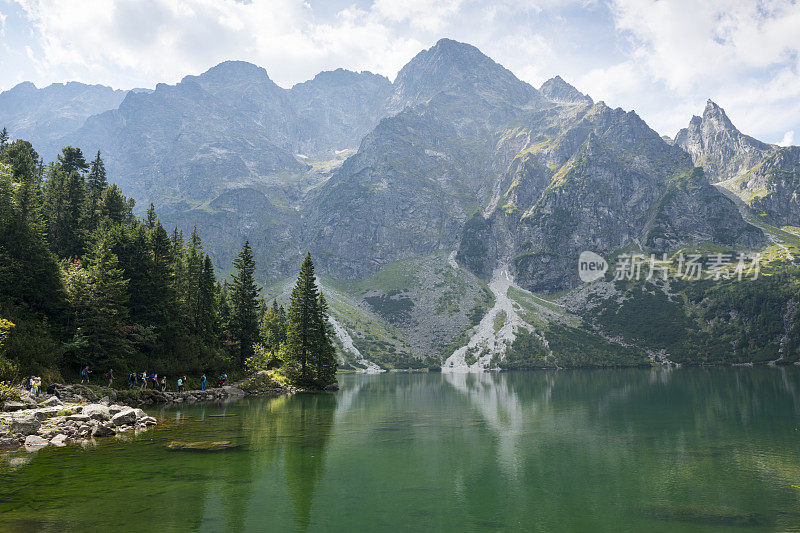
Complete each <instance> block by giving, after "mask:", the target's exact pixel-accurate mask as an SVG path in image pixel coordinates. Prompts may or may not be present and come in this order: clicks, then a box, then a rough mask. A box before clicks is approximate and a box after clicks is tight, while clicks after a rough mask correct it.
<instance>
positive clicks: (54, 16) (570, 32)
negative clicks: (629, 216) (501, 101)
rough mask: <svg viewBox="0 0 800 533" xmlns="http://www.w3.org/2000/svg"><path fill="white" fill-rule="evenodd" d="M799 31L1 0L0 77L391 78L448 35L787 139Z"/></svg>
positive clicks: (673, 17)
mask: <svg viewBox="0 0 800 533" xmlns="http://www.w3.org/2000/svg"><path fill="white" fill-rule="evenodd" d="M798 34H800V0H797V1H794V0H774V1H770V0H760V1H759V0H750V1H743V0H495V1H478V0H326V1H323V0H0V90H7V89H9V88H11V87H13V86H14V85H16V84H17V83H19V82H22V81H32V82H34V83H35V84H36V85H37V87H43V86H45V85H47V84H50V83H54V82H65V81H73V80H74V81H81V82H85V83H101V84H104V85H110V86H112V87H115V88H120V89H130V88H134V87H149V88H152V87H154V86H155V84H156V83H159V82H164V83H176V82H178V81H179V80H180V79H181V78H182V77H183V76H185V75H187V74H199V73H201V72H203V71H205V70H207V69H208V68H209V67H211V66H214V65H216V64H217V63H219V62H221V61H224V60H227V59H241V60H246V61H250V62H252V63H255V64H257V65H259V66H262V67H264V68H266V70H267V72H268V73H269V76H270V77H271V78H272V79H273V80H274V81H275V82H276V83H277V84H278V85H281V86H282V87H287V88H288V87H291V86H292V85H293V84H295V83H299V82H302V81H305V80H307V79H310V78H313V77H314V75H315V74H316V73H317V72H319V71H322V70H332V69H335V68H338V67H343V68H347V69H351V70H358V71H361V70H370V71H372V72H376V73H380V74H383V75H385V76H387V77H388V78H389V79H394V77H395V76H396V74H397V72H398V70H399V69H400V68H402V66H403V65H404V64H405V63H406V62H408V61H409V60H410V59H411V58H412V57H413V56H414V55H415V54H416V53H417V52H419V51H420V50H422V49H424V48H429V47H430V46H432V45H433V44H434V43H435V42H436V41H437V40H439V39H440V38H442V37H449V38H452V39H456V40H459V41H463V42H468V43H470V44H473V45H475V46H477V47H478V48H480V49H481V50H482V51H483V52H484V53H486V54H487V55H489V56H490V57H491V58H493V59H494V60H495V61H497V62H499V63H501V64H502V65H504V66H505V67H507V68H508V69H509V70H511V71H512V72H514V73H515V74H516V75H517V76H518V77H519V78H521V79H523V80H525V81H527V82H529V83H531V84H532V85H534V86H535V87H539V86H540V85H541V83H542V82H544V81H545V80H546V79H548V78H550V77H552V76H555V75H556V74H558V75H561V77H562V78H564V79H565V80H567V81H569V82H570V83H572V84H573V85H575V86H576V87H577V88H578V89H580V90H581V91H583V92H586V93H588V94H589V95H591V96H592V97H593V98H594V99H595V100H603V101H605V102H606V103H607V104H608V105H610V106H612V107H622V108H624V109H633V110H635V111H636V112H637V113H638V114H639V115H640V116H642V117H643V118H644V119H645V120H646V121H647V122H648V124H649V125H650V126H651V127H653V128H654V129H656V131H658V132H659V133H661V134H666V135H670V136H674V135H675V133H676V132H677V130H678V129H679V128H681V127H684V126H685V125H686V124H687V123H688V122H689V119H690V118H691V116H692V115H699V114H701V113H702V111H703V108H704V107H705V103H706V100H707V99H709V98H711V99H712V100H714V101H715V102H717V103H718V104H719V105H721V106H722V107H723V108H725V110H726V111H727V112H728V115H729V116H730V118H731V120H732V121H733V123H734V124H735V125H736V126H737V127H738V128H739V129H740V130H742V131H743V132H745V133H747V134H750V135H753V136H755V137H757V138H760V139H762V140H764V141H767V142H772V143H779V144H784V145H785V144H800V38H798Z"/></svg>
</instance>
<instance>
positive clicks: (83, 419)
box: [67, 414, 91, 423]
mask: <svg viewBox="0 0 800 533" xmlns="http://www.w3.org/2000/svg"><path fill="white" fill-rule="evenodd" d="M67 420H69V421H71V422H75V423H78V422H88V421H89V420H91V418H90V417H89V415H86V414H76V415H69V416H68V417H67Z"/></svg>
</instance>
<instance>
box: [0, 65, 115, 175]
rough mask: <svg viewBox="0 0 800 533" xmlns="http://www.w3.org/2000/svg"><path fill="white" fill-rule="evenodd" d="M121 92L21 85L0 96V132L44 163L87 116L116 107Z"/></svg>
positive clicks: (83, 86) (77, 86)
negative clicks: (19, 141) (24, 145)
mask: <svg viewBox="0 0 800 533" xmlns="http://www.w3.org/2000/svg"><path fill="white" fill-rule="evenodd" d="M125 94H126V92H125V91H120V90H115V89H112V88H111V87H106V86H104V85H86V84H83V83H78V82H74V81H73V82H69V83H54V84H52V85H48V86H47V87H43V88H41V89H38V88H36V86H35V85H34V84H32V83H30V82H23V83H20V84H19V85H16V86H14V87H13V88H11V89H9V90H7V91H4V92H2V93H0V129H2V128H3V127H6V128H8V133H9V135H10V136H11V137H12V138H14V139H17V138H19V139H26V140H28V141H30V142H31V143H33V144H34V146H36V149H37V151H38V152H39V154H40V155H41V156H43V157H44V158H45V160H47V161H49V160H52V159H54V158H55V155H56V153H57V152H58V150H60V149H61V145H60V144H59V142H60V140H61V138H62V137H64V136H65V135H67V134H69V133H71V132H74V131H76V130H77V129H78V128H80V127H81V126H82V125H83V123H84V122H85V121H86V119H87V118H88V117H90V116H91V115H95V114H97V113H101V112H103V111H106V110H108V109H114V108H116V107H117V106H118V105H119V104H120V102H122V100H123V98H125Z"/></svg>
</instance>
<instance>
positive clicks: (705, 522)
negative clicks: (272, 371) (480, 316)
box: [0, 368, 800, 532]
mask: <svg viewBox="0 0 800 533" xmlns="http://www.w3.org/2000/svg"><path fill="white" fill-rule="evenodd" d="M340 383H341V386H342V390H341V391H340V392H338V393H336V394H298V395H295V396H292V397H284V398H276V399H268V398H250V399H245V400H243V401H240V402H237V403H229V404H227V405H223V404H206V405H203V406H199V405H198V406H183V407H169V408H165V409H151V410H150V412H151V413H152V414H154V415H155V416H157V417H158V418H159V420H160V425H159V426H158V427H157V428H156V429H155V430H152V431H148V432H144V433H141V434H139V435H137V436H132V435H131V436H125V437H121V438H109V439H104V440H101V441H99V442H98V443H97V445H96V446H91V445H85V446H81V445H70V446H67V447H65V448H45V449H43V450H41V451H39V452H37V453H34V454H26V453H23V452H14V453H12V454H5V455H2V456H0V531H25V532H30V531H297V530H301V531H302V530H307V531H384V532H386V531H398V530H402V531H424V530H438V531H490V530H501V531H502V530H519V531H537V530H541V531H564V530H576V531H800V369H797V368H714V369H678V370H638V369H637V370H633V369H632V370H576V371H560V372H513V373H490V374H484V375H446V374H445V375H442V374H383V375H343V376H340ZM173 441H181V442H197V441H231V443H232V444H233V445H235V446H237V447H235V448H232V449H228V450H225V451H216V452H199V451H186V450H183V451H177V450H171V449H169V448H168V444H169V443H170V442H173Z"/></svg>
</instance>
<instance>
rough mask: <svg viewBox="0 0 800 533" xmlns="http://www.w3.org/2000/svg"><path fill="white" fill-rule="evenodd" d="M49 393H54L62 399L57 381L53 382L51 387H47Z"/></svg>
mask: <svg viewBox="0 0 800 533" xmlns="http://www.w3.org/2000/svg"><path fill="white" fill-rule="evenodd" d="M47 394H51V395H54V396H55V397H56V398H58V399H59V400H60V399H61V393H60V392H58V385H56V384H55V383H51V384H50V386H49V387H47Z"/></svg>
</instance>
